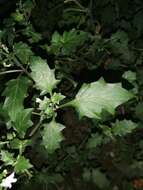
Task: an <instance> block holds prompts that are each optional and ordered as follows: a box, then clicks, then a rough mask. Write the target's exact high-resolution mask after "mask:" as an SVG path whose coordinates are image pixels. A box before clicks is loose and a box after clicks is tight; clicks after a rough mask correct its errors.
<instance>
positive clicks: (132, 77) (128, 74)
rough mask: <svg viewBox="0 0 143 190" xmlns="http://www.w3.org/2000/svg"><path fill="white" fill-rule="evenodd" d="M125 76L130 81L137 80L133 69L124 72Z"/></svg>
mask: <svg viewBox="0 0 143 190" xmlns="http://www.w3.org/2000/svg"><path fill="white" fill-rule="evenodd" d="M123 78H124V79H126V80H127V81H129V82H130V83H132V82H134V81H135V80H136V78H137V77H136V73H135V72H132V71H126V72H125V73H124V74H123Z"/></svg>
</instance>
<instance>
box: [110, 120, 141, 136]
mask: <svg viewBox="0 0 143 190" xmlns="http://www.w3.org/2000/svg"><path fill="white" fill-rule="evenodd" d="M137 126H138V125H137V123H134V122H132V121H130V120H123V121H118V120H117V121H116V122H115V123H114V124H112V131H113V134H114V135H117V136H124V135H127V134H128V133H131V132H132V131H133V130H134V129H136V128H137Z"/></svg>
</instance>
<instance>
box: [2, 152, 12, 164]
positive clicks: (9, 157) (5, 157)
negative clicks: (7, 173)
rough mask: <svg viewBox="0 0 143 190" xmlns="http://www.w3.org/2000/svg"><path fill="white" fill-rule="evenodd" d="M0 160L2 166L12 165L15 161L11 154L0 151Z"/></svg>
mask: <svg viewBox="0 0 143 190" xmlns="http://www.w3.org/2000/svg"><path fill="white" fill-rule="evenodd" d="M1 160H2V161H3V162H4V165H6V166H7V165H13V163H14V161H15V159H14V157H13V154H12V153H10V152H8V151H6V150H1Z"/></svg>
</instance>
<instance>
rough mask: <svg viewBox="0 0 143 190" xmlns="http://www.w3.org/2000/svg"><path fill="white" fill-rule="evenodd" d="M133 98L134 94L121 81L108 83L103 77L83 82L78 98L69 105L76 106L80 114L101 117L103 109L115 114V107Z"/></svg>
mask: <svg viewBox="0 0 143 190" xmlns="http://www.w3.org/2000/svg"><path fill="white" fill-rule="evenodd" d="M131 98H133V94H132V93H131V92H129V91H127V90H125V89H124V88H122V87H121V84H120V83H114V84H111V83H106V82H105V81H104V79H103V78H101V79H100V80H98V81H97V82H93V83H90V84H83V86H82V87H81V89H80V90H79V92H78V93H77V95H76V98H75V99H74V100H73V101H71V102H69V103H68V104H67V105H72V106H74V107H75V108H76V109H77V110H78V112H79V114H80V116H81V117H82V116H87V117H89V118H96V119H101V114H102V111H103V110H105V111H107V112H109V113H111V114H114V112H115V108H116V107H117V106H119V105H121V104H123V103H124V102H127V101H128V100H130V99H131Z"/></svg>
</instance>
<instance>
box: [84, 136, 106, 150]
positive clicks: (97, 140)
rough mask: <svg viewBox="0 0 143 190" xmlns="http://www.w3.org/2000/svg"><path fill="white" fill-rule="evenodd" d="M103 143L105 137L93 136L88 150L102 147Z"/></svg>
mask: <svg viewBox="0 0 143 190" xmlns="http://www.w3.org/2000/svg"><path fill="white" fill-rule="evenodd" d="M102 141H103V137H102V135H100V134H92V136H91V137H90V138H89V139H88V142H87V148H96V147H97V146H99V145H101V144H102Z"/></svg>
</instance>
